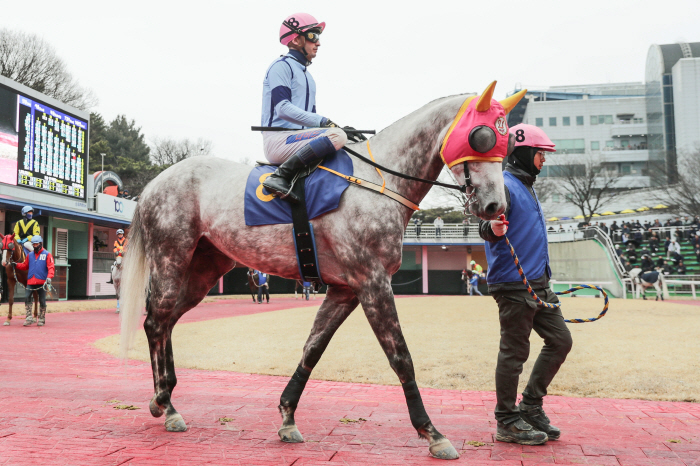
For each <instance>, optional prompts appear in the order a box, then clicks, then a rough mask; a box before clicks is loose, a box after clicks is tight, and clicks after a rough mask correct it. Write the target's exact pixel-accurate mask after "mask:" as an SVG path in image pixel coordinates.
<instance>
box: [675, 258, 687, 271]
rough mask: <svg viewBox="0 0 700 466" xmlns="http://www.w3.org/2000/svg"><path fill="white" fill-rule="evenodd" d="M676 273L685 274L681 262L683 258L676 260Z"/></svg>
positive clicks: (683, 265)
mask: <svg viewBox="0 0 700 466" xmlns="http://www.w3.org/2000/svg"><path fill="white" fill-rule="evenodd" d="M676 275H685V264H684V263H683V259H681V260H680V261H678V267H676Z"/></svg>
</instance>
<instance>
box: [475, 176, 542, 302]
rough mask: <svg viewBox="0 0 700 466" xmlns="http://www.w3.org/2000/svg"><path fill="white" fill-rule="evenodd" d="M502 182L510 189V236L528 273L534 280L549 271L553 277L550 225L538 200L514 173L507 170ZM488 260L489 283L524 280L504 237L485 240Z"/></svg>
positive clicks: (524, 270)
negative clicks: (547, 223)
mask: <svg viewBox="0 0 700 466" xmlns="http://www.w3.org/2000/svg"><path fill="white" fill-rule="evenodd" d="M503 182H504V184H505V185H506V186H507V187H508V191H509V192H510V207H509V213H508V222H509V223H510V226H509V228H508V233H507V234H508V239H509V240H510V243H511V244H512V245H513V248H514V249H515V252H516V253H517V254H518V258H519V259H520V263H521V264H520V265H521V266H522V268H523V272H525V276H527V277H528V279H530V280H534V279H537V278H540V277H541V276H542V275H544V273H545V271H546V272H547V276H548V277H551V275H552V271H551V269H550V268H549V251H548V249H547V226H546V224H545V220H544V214H543V213H542V207H541V206H540V202H539V199H538V200H535V199H533V198H532V194H530V191H529V190H528V189H527V186H525V185H524V184H523V182H522V181H520V180H519V179H518V178H516V177H515V175H513V174H512V173H509V172H507V171H504V172H503ZM533 191H534V190H533ZM535 197H536V195H535ZM486 259H487V261H488V264H489V270H488V273H487V275H486V281H487V282H488V283H489V284H495V283H509V282H519V281H522V278H520V274H519V273H518V269H517V267H516V266H515V264H514V263H513V256H512V255H511V254H510V248H509V247H508V245H507V244H506V242H505V241H504V240H501V241H497V242H495V243H491V242H488V241H487V242H486ZM523 288H525V285H523Z"/></svg>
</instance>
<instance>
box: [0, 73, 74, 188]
mask: <svg viewBox="0 0 700 466" xmlns="http://www.w3.org/2000/svg"><path fill="white" fill-rule="evenodd" d="M87 135H88V123H87V121H85V120H82V119H80V118H76V117H75V116H73V115H70V114H67V113H65V112H63V111H61V110H59V109H57V108H55V107H54V106H51V105H47V104H45V103H43V102H40V101H37V100H34V99H32V98H30V97H27V96H25V95H22V94H20V93H18V92H16V91H14V90H12V89H9V88H7V87H4V86H0V172H1V174H0V182H2V183H8V184H13V185H18V186H24V187H27V188H31V189H40V190H42V191H46V192H50V193H55V194H61V195H64V196H69V197H73V198H78V199H85V183H86V181H85V177H86V176H87V143H88V141H87Z"/></svg>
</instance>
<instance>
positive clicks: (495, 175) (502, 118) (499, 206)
mask: <svg viewBox="0 0 700 466" xmlns="http://www.w3.org/2000/svg"><path fill="white" fill-rule="evenodd" d="M495 87H496V81H494V82H492V83H491V84H490V85H489V86H488V87H487V88H486V90H485V91H484V93H483V94H482V95H480V96H472V97H468V98H467V99H466V100H465V101H464V103H463V104H462V106H461V107H460V109H459V112H457V116H456V117H455V119H454V120H453V121H452V125H451V126H450V128H449V129H448V130H447V133H446V134H445V138H444V139H443V142H442V147H441V149H440V155H441V156H442V160H443V161H444V162H445V164H446V165H447V166H448V168H450V170H452V173H453V174H454V175H455V177H456V178H457V181H458V182H459V183H461V184H466V185H467V193H466V194H467V205H466V206H465V207H467V208H469V210H470V211H471V213H472V214H474V215H476V216H477V217H480V218H482V219H484V220H493V219H495V218H497V217H498V216H499V215H500V214H502V213H503V212H504V211H505V210H506V194H505V190H504V188H503V174H502V163H503V159H504V158H505V157H506V156H507V155H508V154H510V153H511V152H512V151H513V149H514V147H515V139H514V137H513V136H512V135H510V134H509V133H508V122H507V121H506V114H507V113H508V112H510V111H511V110H512V109H513V107H515V105H516V104H517V103H518V102H519V101H520V99H522V97H523V96H524V95H525V93H526V92H527V90H526V89H524V90H522V91H520V92H518V93H517V94H514V95H512V96H510V97H508V98H507V99H505V100H503V101H501V102H498V101H497V100H494V99H493V98H492V97H493V91H494V89H495Z"/></svg>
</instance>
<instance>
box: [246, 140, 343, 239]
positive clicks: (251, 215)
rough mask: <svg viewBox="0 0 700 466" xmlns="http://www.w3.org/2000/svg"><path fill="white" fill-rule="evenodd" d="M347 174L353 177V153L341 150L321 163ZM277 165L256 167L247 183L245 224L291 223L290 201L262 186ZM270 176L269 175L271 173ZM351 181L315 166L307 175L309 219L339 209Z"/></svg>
mask: <svg viewBox="0 0 700 466" xmlns="http://www.w3.org/2000/svg"><path fill="white" fill-rule="evenodd" d="M321 165H323V166H324V167H327V168H330V169H331V170H335V171H337V172H339V173H342V174H344V175H349V176H352V174H353V166H352V160H351V159H350V156H349V155H348V154H347V153H345V151H344V150H339V151H338V152H336V153H335V154H333V155H329V156H328V157H326V158H325V160H324V161H323V163H322V164H321ZM276 169H277V167H271V166H262V167H255V168H254V169H253V171H252V172H250V175H248V181H247V182H246V186H245V200H244V202H245V205H244V212H245V224H246V225H248V226H256V225H275V224H278V223H292V207H291V205H290V204H289V202H288V201H283V200H281V199H279V198H277V197H272V195H270V193H269V192H268V191H267V189H265V188H264V187H263V186H262V181H263V180H264V179H265V178H264V177H266V175H268V174H270V173H272V172H274V171H275V170H276ZM268 176H269V175H268ZM349 184H350V182H349V181H347V180H345V179H344V178H341V177H339V176H337V175H334V174H333V173H329V172H327V171H326V170H323V169H320V168H318V169H316V171H314V172H313V173H312V174H311V175H309V176H308V177H307V178H306V185H305V190H306V213H307V214H308V216H309V220H311V219H314V218H316V217H318V216H319V215H323V214H325V213H327V212H330V211H332V210H335V209H337V208H338V204H339V203H340V196H341V195H342V194H343V192H344V191H345V189H346V188H347V187H348V185H349Z"/></svg>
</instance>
